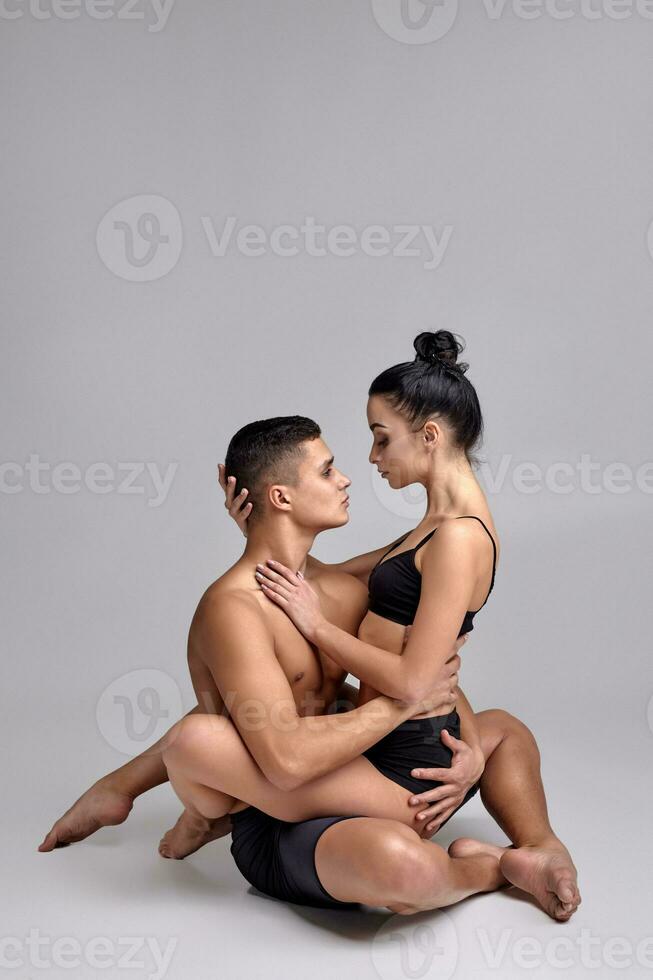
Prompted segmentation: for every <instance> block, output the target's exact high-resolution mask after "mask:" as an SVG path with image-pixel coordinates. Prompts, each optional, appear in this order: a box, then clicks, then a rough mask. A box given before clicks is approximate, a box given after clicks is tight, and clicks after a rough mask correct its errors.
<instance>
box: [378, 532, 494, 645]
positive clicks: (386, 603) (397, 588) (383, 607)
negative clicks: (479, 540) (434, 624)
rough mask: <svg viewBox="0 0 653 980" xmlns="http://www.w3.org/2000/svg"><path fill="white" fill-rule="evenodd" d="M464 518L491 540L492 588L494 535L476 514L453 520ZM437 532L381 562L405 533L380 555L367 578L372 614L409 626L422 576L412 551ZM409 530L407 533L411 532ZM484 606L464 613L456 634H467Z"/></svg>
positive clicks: (418, 594)
mask: <svg viewBox="0 0 653 980" xmlns="http://www.w3.org/2000/svg"><path fill="white" fill-rule="evenodd" d="M466 517H467V518H471V519H472V520H475V521H478V522H479V523H480V524H482V525H483V527H484V528H485V530H486V531H487V533H488V535H489V537H490V541H491V542H492V550H493V553H494V558H493V561H492V581H491V583H490V592H491V591H492V589H493V588H494V573H495V571H496V567H497V546H496V544H495V542H494V538H493V537H492V535H491V534H490V532H489V531H488V529H487V527H485V524H483V521H482V520H481V518H480V517H476V516H474V515H473V514H464V515H462V517H458V518H456V520H463V519H464V518H466ZM436 531H437V527H436V528H434V529H433V530H432V531H431V532H430V533H429V534H427V535H426V537H425V538H422V540H421V541H420V542H419V544H418V545H416V546H415V547H414V548H410V549H409V550H408V551H400V552H399V554H398V555H393V556H392V558H388V560H387V561H384V560H383V559H384V558H385V557H386V555H389V554H390V552H391V551H394V549H395V548H396V547H397V545H400V544H401V542H402V541H405V540H406V538H407V537H408V534H405V535H404V536H403V538H400V539H399V541H395V543H394V544H393V545H392V547H391V548H389V549H388V550H387V551H386V553H385V555H382V556H381V558H380V559H379V561H378V562H377V563H376V565H375V566H374V568H373V569H372V571H371V572H370V577H369V583H368V588H369V611H370V612H373V613H375V614H376V615H377V616H382V617H383V619H390V620H392V622H393V623H401V625H402V626H410V625H411V623H412V622H413V621H414V619H415V613H416V612H417V607H418V605H419V597H420V591H421V587H422V576H421V574H420V572H419V571H418V569H417V567H416V565H415V554H416V553H417V552H418V551H419V549H420V548H421V547H422V545H423V544H426V542H427V541H428V540H429V539H430V538H432V537H433V535H434V534H435V532H436ZM408 533H409V534H410V531H409V532H408ZM490 592H488V594H487V596H486V597H485V602H487V601H488V599H489V598H490ZM485 602H484V603H483V606H484V605H485ZM483 606H481V607H480V609H475V610H474V611H473V612H471V611H470V612H467V613H465V618H464V620H463V624H462V626H461V627H460V632H459V634H458V636H462V635H463V633H469V631H470V630H472V629H474V626H473V620H474V616H475V615H476V613H477V612H480V610H481V609H482V608H483Z"/></svg>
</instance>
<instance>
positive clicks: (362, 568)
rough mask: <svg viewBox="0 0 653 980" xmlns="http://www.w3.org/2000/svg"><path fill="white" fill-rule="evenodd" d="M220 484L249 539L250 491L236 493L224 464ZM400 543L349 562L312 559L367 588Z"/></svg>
mask: <svg viewBox="0 0 653 980" xmlns="http://www.w3.org/2000/svg"><path fill="white" fill-rule="evenodd" d="M218 482H219V484H220V486H221V487H222V489H223V490H224V496H225V503H224V505H225V507H226V508H227V511H228V512H229V516H230V517H232V518H233V520H234V521H235V522H236V524H237V525H238V527H239V528H240V530H241V531H242V532H243V534H244V535H245V537H247V518H248V517H249V515H250V514H251V512H252V507H253V504H251V503H250V502H249V501H248V500H247V493H248V491H247V490H246V489H244V488H243V489H242V490H241V491H240V493H238V494H235V493H234V492H235V489H236V480H235V478H234V477H233V476H230V477H229V478H228V479H227V477H226V476H225V469H224V463H218ZM399 541H401V538H397V540H396V541H393V542H392V543H391V544H388V545H386V546H385V547H384V548H376V549H375V550H374V551H366V552H365V554H363V555H355V556H354V558H348V559H347V561H340V562H323V561H319V560H318V559H317V558H314V557H313V556H312V555H311V558H312V560H313V561H314V562H315V564H316V565H319V566H321V567H322V568H332V569H336V570H337V571H340V572H347V574H348V575H353V576H354V577H355V578H357V579H359V581H361V582H362V583H363V585H364V586H365V587H366V588H367V580H368V578H369V576H370V572H371V571H372V569H373V568H374V566H375V565H376V564H377V562H379V561H380V560H381V558H382V557H383V555H384V554H385V553H386V551H390V550H391V549H392V548H394V547H395V545H397V544H398V543H399Z"/></svg>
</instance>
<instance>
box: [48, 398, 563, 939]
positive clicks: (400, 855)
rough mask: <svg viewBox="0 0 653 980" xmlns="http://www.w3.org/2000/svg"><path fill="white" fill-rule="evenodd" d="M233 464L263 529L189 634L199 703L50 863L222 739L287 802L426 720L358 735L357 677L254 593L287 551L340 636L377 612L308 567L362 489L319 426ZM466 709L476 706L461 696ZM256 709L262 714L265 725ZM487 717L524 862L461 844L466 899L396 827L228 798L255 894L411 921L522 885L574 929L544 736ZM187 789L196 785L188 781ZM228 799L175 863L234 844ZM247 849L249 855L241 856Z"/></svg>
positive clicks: (373, 720)
mask: <svg viewBox="0 0 653 980" xmlns="http://www.w3.org/2000/svg"><path fill="white" fill-rule="evenodd" d="M227 462H228V464H229V463H231V466H232V467H233V468H234V470H235V472H237V473H238V476H239V482H240V483H241V485H247V486H248V488H249V489H250V494H251V498H250V499H252V500H253V501H254V504H255V506H254V510H253V515H256V516H255V517H254V519H253V522H252V527H251V530H250V532H249V534H248V539H247V546H246V549H245V552H244V554H243V556H242V557H241V558H240V559H239V561H238V562H236V564H235V565H234V566H233V567H232V568H231V569H229V570H228V571H227V572H226V573H225V575H223V576H221V578H220V579H218V580H217V581H216V582H215V583H213V585H212V586H210V587H209V589H208V590H207V591H206V593H205V594H204V596H203V597H202V599H201V601H200V603H199V605H198V609H197V611H196V613H195V616H194V618H193V622H192V624H191V630H190V635H189V644H188V662H189V668H190V671H191V677H192V680H193V686H194V689H195V692H196V695H197V698H198V706H197V707H196V708H195V709H193V712H191V713H190V716H187V718H186V719H184V720H183V721H182V722H181V723H179V724H178V725H177V726H175V727H174V728H173V730H172V734H171V735H170V737H169V738H168V737H166V738H164V739H163V740H162V741H161V742H160V743H157V745H156V746H154V747H153V749H150V750H149V751H148V752H146V753H144V754H143V755H142V756H139V757H138V758H136V759H134V760H132V761H131V762H130V763H128V764H127V765H126V766H123V767H122V768H121V769H120V770H118V771H117V772H115V773H112V774H109V775H108V776H106V777H104V779H103V780H100V781H99V783H97V784H95V786H94V787H92V788H91V789H90V790H89V791H88V792H87V793H85V794H84V796H82V797H81V798H80V800H78V802H77V803H76V804H75V805H74V807H72V808H71V810H70V811H68V813H67V814H65V815H64V817H62V818H61V820H59V821H57V823H56V824H55V825H54V827H53V828H52V830H51V831H50V833H49V834H48V835H47V836H46V838H45V840H44V842H43V843H42V844H41V847H40V849H41V850H51V849H52V848H53V847H55V846H60V845H62V844H65V843H69V842H72V841H73V840H81V839H83V838H84V837H86V836H88V835H89V834H90V833H92V832H93V831H94V830H95V829H97V828H98V827H99V826H103V825H106V824H115V823H120V822H122V820H124V819H125V818H126V816H127V814H128V813H129V810H130V809H131V806H132V804H133V799H134V798H135V797H136V796H137V795H139V794H140V793H142V792H145V791H146V790H147V789H149V788H151V787H152V786H154V785H158V784H159V783H161V782H163V781H165V779H166V767H165V765H164V761H163V760H162V758H161V752H163V753H165V761H167V762H168V764H169V765H170V764H171V763H173V764H174V763H175V760H176V761H177V762H178V761H179V759H180V758H182V759H184V760H188V759H189V758H192V755H191V756H188V754H187V750H188V747H189V745H190V746H191V747H192V745H193V743H195V744H196V745H197V746H201V747H205V746H206V744H207V743H208V741H209V740H210V739H211V738H212V736H213V734H219V735H220V736H221V737H223V736H224V733H225V731H226V729H227V726H228V728H229V732H230V733H231V734H230V735H229V737H233V738H235V739H239V740H242V742H244V743H245V745H246V746H247V749H248V750H249V755H247V754H245V756H246V760H247V761H246V762H245V763H244V765H246V766H248V767H251V772H254V771H256V772H258V773H259V774H260V778H261V779H263V778H266V779H267V782H268V785H269V786H271V787H275V788H276V789H277V790H282V791H284V790H285V791H288V790H291V789H294V788H296V787H299V786H302V785H304V784H306V783H308V782H310V781H311V780H316V779H318V778H319V777H320V776H323V775H325V774H327V773H330V772H333V771H334V770H336V769H339V768H340V767H343V766H345V765H346V764H347V763H349V762H351V761H352V760H354V759H356V758H357V757H358V756H360V754H361V753H362V752H363V751H365V750H366V749H367V748H369V747H370V746H371V745H373V744H374V743H375V742H377V741H378V740H379V739H381V738H382V737H383V736H384V735H385V734H386V733H388V732H389V731H391V730H392V729H394V728H395V727H396V726H397V725H399V724H400V723H401V722H402V721H404V720H405V719H407V718H409V717H411V716H412V715H413V714H415V712H416V710H417V709H416V708H415V705H412V706H411V705H408V706H407V705H404V704H401V703H399V702H396V701H393V700H392V699H390V698H387V697H378V698H375V699H374V701H371V702H369V703H368V704H366V705H363V706H362V707H360V708H357V709H354V710H352V711H350V712H348V713H347V716H346V724H343V718H342V716H339V715H338V714H330V713H328V708H329V707H330V706H331V705H332V704H333V702H334V701H335V699H336V696H337V694H338V692H339V691H340V689H341V687H342V683H343V681H344V672H343V671H342V670H340V668H338V667H337V665H335V664H334V663H333V662H332V661H330V660H329V658H327V657H325V656H322V655H321V654H320V652H319V651H316V650H314V649H313V648H312V647H311V646H310V644H308V643H307V641H306V640H305V639H304V638H303V637H302V636H301V634H300V633H299V632H298V631H297V630H296V629H295V628H294V626H293V625H292V623H291V622H290V621H289V620H288V618H287V617H286V616H285V615H284V614H283V613H281V612H280V611H279V610H278V609H276V607H274V606H273V605H272V604H271V603H269V602H267V600H266V599H265V597H264V596H263V595H262V593H261V592H260V590H259V589H258V586H257V584H256V581H255V578H254V572H255V567H256V563H257V562H261V561H264V560H265V558H266V557H269V556H270V555H272V554H274V555H275V557H277V558H278V559H279V560H281V561H282V562H283V563H284V564H285V565H287V566H289V567H292V568H297V569H299V570H301V571H303V573H304V574H305V576H306V578H307V579H310V581H311V584H312V586H313V588H315V589H316V591H317V592H318V594H319V595H320V599H321V603H322V606H323V609H324V612H325V614H326V616H327V618H328V619H330V620H331V621H332V622H334V623H336V624H337V625H339V626H340V627H341V628H342V629H345V630H348V631H349V632H351V633H355V632H356V631H357V628H358V625H359V623H360V621H361V619H362V617H363V616H364V614H365V611H366V598H367V597H366V590H365V589H364V587H363V586H362V585H361V583H360V582H358V581H357V580H355V579H353V578H352V577H351V576H348V575H345V574H344V573H342V572H339V571H337V570H336V571H334V570H332V569H329V568H327V567H325V566H323V565H321V564H320V563H319V562H315V561H314V560H313V559H311V558H310V556H309V555H308V552H309V550H310V548H311V546H312V544H313V540H314V538H315V536H316V535H317V534H318V533H319V532H320V531H322V530H325V529H327V528H332V527H337V526H340V525H342V524H345V523H346V522H347V520H348V514H347V508H346V492H345V491H346V488H347V487H348V486H349V480H348V479H347V478H346V477H345V476H343V474H341V473H339V471H338V470H337V469H335V467H334V466H333V457H332V455H331V453H330V451H329V450H328V448H327V447H326V445H325V444H324V442H323V441H322V439H321V437H320V430H319V428H318V427H317V425H316V424H315V423H314V422H311V420H308V419H303V418H301V417H295V416H293V417H290V418H282V419H271V420H266V421H264V422H258V423H252V424H251V425H250V426H245V428H244V429H242V430H240V432H239V433H237V434H236V436H235V437H234V439H233V440H232V443H231V445H230V452H229V454H228V457H227ZM457 666H458V660H457V659H453V660H452V661H450V663H449V666H448V667H447V668H446V670H445V671H444V672H443V676H441V678H440V679H439V682H438V689H437V691H435V692H433V699H434V700H433V702H432V703H433V704H434V705H436V704H442V703H443V702H444V701H447V700H448V699H449V700H451V695H452V689H454V688H456V684H457V673H456V672H457ZM456 693H457V694H460V692H458V691H456ZM445 695H448V697H447V696H445ZM460 699H461V701H460V703H465V702H464V698H462V695H461V694H460ZM425 707H426V709H428V707H429V706H428V705H426V706H425ZM252 708H254V709H255V714H256V713H257V712H258V714H257V717H256V718H255V719H254V720H253V719H252V717H251V710H252ZM422 710H423V709H422ZM227 714H228V716H229V720H228V719H227V718H226V717H225V716H226V715H227ZM191 716H192V717H191ZM461 716H462V713H461ZM476 719H477V724H478V730H479V733H480V742H479V745H480V749H481V751H482V753H483V757H484V760H485V770H484V774H483V776H482V778H481V795H482V799H483V801H484V803H485V805H486V807H487V809H488V810H489V812H490V813H491V814H492V815H493V816H494V817H495V819H496V820H497V822H498V823H499V825H500V826H501V827H502V828H503V830H504V831H505V832H506V834H507V835H508V836H509V837H510V838H511V840H512V841H513V843H514V844H515V850H512V851H510V852H509V853H506V854H505V855H503V857H502V858H501V865H500V867H499V860H498V857H497V853H496V852H498V851H499V849H498V848H492V847H491V846H490V845H487V846H485V850H484V849H483V848H484V846H483V845H477V844H475V843H473V842H456V844H455V845H452V848H453V851H451V849H450V853H452V856H453V857H454V858H460V865H459V867H460V868H461V869H463V868H470V869H475V870H474V875H473V876H472V877H474V882H473V884H472V883H471V878H470V880H469V881H467V879H466V878H465V875H466V873H467V872H465V874H463V873H462V870H461V876H462V877H461V881H460V883H459V886H457V888H458V890H457V891H455V890H454V891H455V894H454V892H452V893H451V894H449V893H448V894H446V895H443V892H442V889H441V888H440V887H439V883H438V874H439V866H438V860H439V859H438V858H437V857H436V855H437V854H438V853H439V854H442V853H443V852H442V850H441V848H438V847H436V846H435V845H433V844H430V843H429V842H428V841H425V840H423V839H422V837H421V836H420V834H419V833H418V832H417V831H416V830H414V829H412V827H410V826H406V825H405V824H402V823H399V822H398V821H393V820H387V819H383V818H380V817H357V818H356V819H346V818H337V817H336V818H334V817H330V818H329V817H327V818H318V819H317V820H306V821H302V822H299V823H293V824H289V823H284V822H282V821H281V822H280V821H279V820H275V819H274V818H271V817H269V818H268V817H265V815H262V814H261V815H260V816H259V814H260V811H258V810H256V809H255V808H253V807H250V808H247V807H246V806H245V805H244V804H242V803H239V802H238V801H237V800H227V805H229V804H233V805H232V806H231V807H230V809H231V812H232V813H233V815H234V816H233V822H234V824H235V828H236V830H238V828H239V827H240V828H242V827H243V825H244V824H245V823H246V824H248V826H247V827H246V831H247V834H249V839H247V840H245V845H246V846H245V847H242V846H241V847H240V849H239V854H238V856H239V857H240V862H239V866H241V867H242V866H243V863H244V862H245V863H247V862H250V863H251V858H252V854H253V856H254V857H255V858H256V860H257V862H258V867H257V875H253V872H252V875H253V877H254V878H255V879H256V882H259V881H264V882H266V883H268V882H269V883H270V885H269V887H268V888H265V887H264V890H270V891H271V893H273V894H277V895H279V896H280V897H283V898H286V899H287V900H290V901H300V902H302V901H303V902H305V903H307V904H322V905H329V904H331V905H338V904H340V903H352V902H361V903H365V904H369V905H376V906H384V907H388V908H390V909H392V910H394V911H399V912H413V911H417V910H420V909H425V908H434V907H440V906H441V905H443V904H449V903H450V901H456V900H458V899H459V898H461V897H464V895H465V894H471V893H472V892H473V891H479V890H491V889H492V888H496V887H499V886H500V885H501V884H503V883H505V882H506V881H509V882H512V883H513V884H516V885H518V886H519V887H521V888H523V889H524V890H526V891H528V892H530V893H531V894H532V895H534V897H535V898H536V899H537V900H538V901H539V903H540V904H541V905H542V907H543V908H544V909H545V911H547V912H548V913H549V914H550V915H552V916H553V917H555V918H558V919H563V920H564V919H567V918H569V916H570V915H571V914H572V913H573V911H575V909H576V907H577V905H578V903H579V901H580V898H579V896H578V892H577V888H576V882H575V868H574V866H573V863H572V862H571V858H570V857H569V854H568V852H567V850H566V848H564V846H563V845H562V844H561V842H560V841H559V840H558V839H557V838H556V837H555V835H554V834H553V831H552V830H551V827H550V825H549V822H548V818H547V812H546V802H545V798H544V792H543V789H542V785H541V780H540V775H539V754H538V751H537V746H536V745H535V742H534V740H533V738H532V735H531V734H530V732H529V731H528V729H526V728H525V726H523V725H521V723H520V722H518V721H517V720H516V719H514V718H512V717H511V716H509V715H507V714H506V713H505V712H500V711H490V712H481V713H480V714H479V715H477V716H476ZM232 722H233V725H232ZM234 726H235V727H234ZM463 735H464V732H463ZM221 744H223V745H224V744H225V743H224V742H221ZM236 749H238V751H239V753H240V754H239V756H238V757H239V758H240V759H242V758H243V752H242V745H240V744H238V746H236V745H234V750H236ZM187 778H188V781H189V782H190V780H191V779H192V774H191V773H190V772H189V773H188V777H187ZM434 778H435V777H434ZM185 779H186V775H185V774H184V769H183V767H181V768H180V767H179V766H178V765H177V766H176V768H175V788H176V789H177V791H178V793H179V794H180V795H182V797H183V795H184V792H183V787H182V786H181V783H182V782H183V781H184V780H185ZM178 784H179V785H178ZM180 790H181V791H180ZM215 793H216V791H215V790H210V791H207V794H206V796H207V805H206V807H204V808H203V809H202V810H200V809H199V808H197V807H193V808H188V809H187V810H186V811H185V812H184V814H182V817H181V818H180V820H179V821H178V823H177V825H176V826H175V827H174V828H173V830H172V831H170V832H169V833H168V834H167V835H166V836H165V837H164V839H163V841H162V842H161V846H160V850H161V853H162V854H164V856H169V857H183V856H185V855H187V854H189V853H191V852H192V851H194V850H196V849H197V848H198V847H200V846H202V844H204V843H206V842H207V841H208V840H212V839H215V838H216V837H220V836H224V835H225V834H226V833H229V831H230V829H231V825H232V819H231V817H229V816H228V817H223V818H221V819H219V820H217V821H216V820H211V819H209V817H210V812H211V808H212V806H214V804H215V812H220V813H224V812H225V807H224V805H223V803H224V799H223V800H216V796H215ZM211 794H213V795H211ZM236 795H237V794H236ZM277 795H278V794H277ZM248 811H249V812H248ZM237 812H239V813H240V814H241V815H237ZM247 834H245V836H247ZM240 839H241V842H242V839H243V834H242V832H241V833H240ZM236 843H237V842H236V841H234V844H236ZM232 850H233V846H232ZM247 850H249V851H250V852H252V853H250V854H249V855H248V854H247V853H245V856H244V857H243V852H246V851H247ZM261 855H263V857H261ZM238 856H237V858H238ZM262 861H263V863H264V864H265V866H264V867H261V862H262ZM266 862H267V863H266ZM248 868H249V865H248ZM246 874H247V876H248V877H249V878H250V880H251V877H250V874H249V873H248V871H247V870H246ZM470 874H471V871H470ZM261 875H263V877H261ZM273 879H274V880H273ZM463 879H465V880H463Z"/></svg>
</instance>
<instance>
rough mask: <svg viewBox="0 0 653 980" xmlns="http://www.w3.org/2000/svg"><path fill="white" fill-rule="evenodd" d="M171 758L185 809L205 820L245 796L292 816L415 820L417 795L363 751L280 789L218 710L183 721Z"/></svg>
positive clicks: (172, 744) (246, 800)
mask: <svg viewBox="0 0 653 980" xmlns="http://www.w3.org/2000/svg"><path fill="white" fill-rule="evenodd" d="M164 761H165V764H166V766H167V769H168V775H169V777H170V782H171V784H172V787H173V789H174V790H175V792H176V793H177V795H178V796H179V798H180V799H181V801H182V803H183V804H184V806H185V807H186V809H187V810H189V811H190V812H191V813H193V814H195V815H198V816H200V815H201V816H202V817H204V818H206V819H215V818H216V817H221V816H223V815H224V814H226V813H229V812H230V811H231V810H233V809H235V808H236V807H237V804H238V802H239V801H243V802H244V803H249V804H251V805H253V806H256V807H258V809H260V810H263V811H264V812H265V813H268V814H270V816H273V817H276V818H277V819H279V820H285V821H289V822H298V821H301V820H309V819H311V818H312V817H323V816H324V817H326V816H343V815H348V814H351V815H352V816H355V815H361V816H369V817H385V818H388V819H393V820H398V821H399V822H401V823H403V824H406V825H407V826H411V827H412V826H413V825H414V819H415V809H414V807H410V806H409V805H408V799H409V797H410V795H411V794H410V793H409V792H408V790H406V789H404V788H403V787H402V786H399V784H398V783H395V782H393V781H392V780H390V779H387V778H386V777H385V776H383V775H382V774H381V773H380V772H379V771H378V770H377V769H375V768H374V766H373V765H372V764H371V763H370V762H368V760H367V759H365V758H363V757H360V758H358V759H355V760H354V761H353V762H350V763H348V764H347V765H345V766H342V767H341V768H340V769H337V770H335V771H334V772H331V773H327V774H326V775H324V776H320V777H319V778H317V779H313V780H311V781H310V782H308V783H306V784H305V785H303V786H300V787H299V788H298V789H296V790H292V791H290V792H288V791H286V790H282V789H279V787H278V786H275V785H274V783H272V782H270V780H269V779H267V778H266V777H265V776H264V775H263V773H262V772H261V770H260V769H259V767H258V766H257V764H256V762H255V761H254V759H253V758H252V756H251V755H250V753H249V751H248V749H247V747H246V745H245V744H244V742H243V741H242V739H241V737H240V735H239V734H238V730H237V729H236V728H235V726H234V725H233V724H232V722H231V721H229V719H227V718H224V717H222V716H219V715H194V716H192V717H189V718H186V719H184V720H183V721H182V722H180V727H179V730H178V732H177V733H176V734H175V737H174V738H171V739H170V741H169V743H168V747H167V748H166V749H165V750H164Z"/></svg>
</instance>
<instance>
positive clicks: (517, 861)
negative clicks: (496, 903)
mask: <svg viewBox="0 0 653 980" xmlns="http://www.w3.org/2000/svg"><path fill="white" fill-rule="evenodd" d="M501 871H502V872H503V874H504V875H505V877H506V878H507V879H508V881H509V882H511V884H513V885H516V886H517V888H521V889H522V891H525V892H528V893H529V894H530V895H532V896H533V897H534V898H535V899H537V901H538V902H539V904H540V905H541V906H542V908H543V909H544V911H545V912H546V913H547V914H548V915H550V916H551V918H552V919H557V920H558V921H559V922H567V920H568V919H570V918H571V916H572V915H573V914H574V912H575V911H576V909H577V908H578V906H579V905H580V903H581V897H580V892H579V891H578V885H577V881H576V878H577V872H576V868H575V867H574V862H573V861H572V860H571V856H570V854H569V851H568V850H567V848H566V847H565V846H564V844H562V843H561V842H560V841H559V840H557V839H554V840H552V841H551V843H545V844H541V845H539V846H535V845H526V846H524V847H514V848H507V849H506V850H505V851H504V854H503V856H502V858H501Z"/></svg>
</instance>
